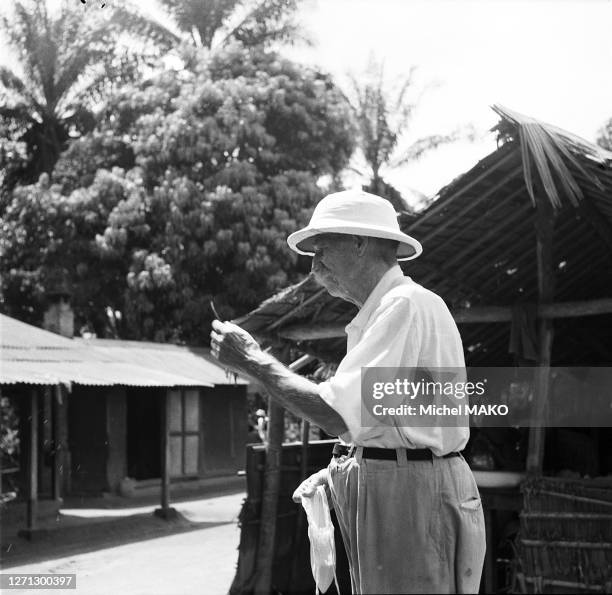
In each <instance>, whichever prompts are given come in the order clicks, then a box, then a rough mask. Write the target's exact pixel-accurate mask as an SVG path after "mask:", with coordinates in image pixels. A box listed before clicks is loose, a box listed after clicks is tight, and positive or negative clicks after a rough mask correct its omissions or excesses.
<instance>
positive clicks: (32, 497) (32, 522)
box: [22, 388, 38, 539]
mask: <svg viewBox="0 0 612 595" xmlns="http://www.w3.org/2000/svg"><path fill="white" fill-rule="evenodd" d="M37 517H38V390H37V389H36V388H32V390H31V391H30V435H29V440H28V505H27V518H26V529H25V531H24V532H22V534H23V536H24V537H27V538H28V539H31V538H32V533H33V531H34V530H35V529H36V521H37Z"/></svg>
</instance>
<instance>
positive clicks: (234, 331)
mask: <svg viewBox="0 0 612 595" xmlns="http://www.w3.org/2000/svg"><path fill="white" fill-rule="evenodd" d="M212 328H213V330H212V331H211V333H210V347H211V352H212V354H213V356H214V357H216V358H217V359H218V360H219V362H221V363H222V364H223V365H226V366H228V367H230V368H233V369H235V370H238V371H241V372H242V371H245V363H246V362H247V361H248V360H249V359H251V360H252V359H253V358H254V357H256V356H257V355H258V354H259V353H261V348H260V347H259V344H258V343H257V341H255V339H253V337H251V335H249V333H247V332H246V331H245V330H244V329H242V328H240V327H239V326H238V325H236V324H233V323H231V322H221V321H220V320H213V323H212Z"/></svg>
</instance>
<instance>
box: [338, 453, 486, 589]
mask: <svg viewBox="0 0 612 595" xmlns="http://www.w3.org/2000/svg"><path fill="white" fill-rule="evenodd" d="M397 452H398V455H397V456H398V460H397V461H387V460H377V459H363V458H362V457H361V454H362V448H361V447H357V449H356V453H355V456H353V457H344V456H343V457H339V458H338V459H332V461H331V462H330V464H329V467H328V469H329V479H330V489H331V494H332V500H333V504H334V508H335V510H336V515H337V517H338V521H339V524H340V530H341V533H342V538H343V541H344V545H345V547H346V551H347V555H348V559H349V564H350V571H351V583H352V590H353V593H356V594H362V593H478V588H479V585H480V576H481V573H482V566H483V563H484V555H485V547H486V546H485V525H484V515H483V511H482V504H481V501H480V496H479V493H478V487H477V486H476V481H475V479H474V476H473V474H472V472H471V470H470V468H469V466H468V464H467V463H466V462H465V460H464V459H463V457H462V456H459V457H452V458H449V459H443V458H437V457H434V460H433V461H407V460H406V455H405V451H404V450H403V449H398V451H397Z"/></svg>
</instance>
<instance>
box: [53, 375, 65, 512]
mask: <svg viewBox="0 0 612 595" xmlns="http://www.w3.org/2000/svg"><path fill="white" fill-rule="evenodd" d="M62 397H63V396H62V387H61V385H60V384H57V385H56V386H55V394H54V395H53V405H52V411H53V481H52V485H53V499H54V500H56V501H58V500H61V498H62V486H63V484H64V461H63V458H64V442H63V439H64V436H63V434H64V432H63V416H62V413H63V408H64V400H63V398H62Z"/></svg>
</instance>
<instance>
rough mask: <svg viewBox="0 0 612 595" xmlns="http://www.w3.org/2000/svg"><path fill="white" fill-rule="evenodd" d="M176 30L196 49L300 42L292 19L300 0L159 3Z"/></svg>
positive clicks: (179, 0) (177, 0) (172, 0)
mask: <svg viewBox="0 0 612 595" xmlns="http://www.w3.org/2000/svg"><path fill="white" fill-rule="evenodd" d="M160 3H161V6H162V8H163V9H164V10H165V11H166V12H167V13H168V15H169V16H170V17H171V20H172V21H173V24H174V27H172V28H170V27H168V33H169V35H170V36H171V35H172V31H173V30H178V31H179V35H176V36H175V41H178V40H180V39H181V36H183V37H187V38H188V39H189V40H190V41H191V43H192V44H193V45H195V46H196V47H203V48H207V49H211V48H212V47H213V46H217V45H218V46H222V45H225V44H226V43H227V42H228V41H232V40H234V41H239V42H241V43H243V44H244V45H246V46H253V45H261V44H265V43H270V42H277V41H280V42H286V41H292V40H294V39H297V38H298V36H299V31H298V27H297V25H296V23H295V22H294V21H293V16H294V14H295V11H296V8H297V0H160Z"/></svg>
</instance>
